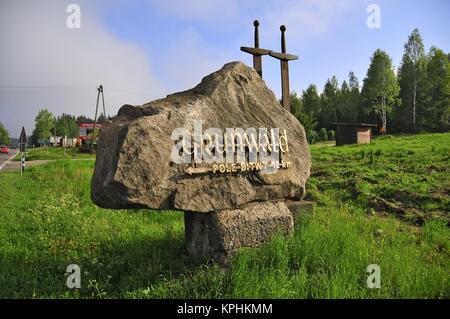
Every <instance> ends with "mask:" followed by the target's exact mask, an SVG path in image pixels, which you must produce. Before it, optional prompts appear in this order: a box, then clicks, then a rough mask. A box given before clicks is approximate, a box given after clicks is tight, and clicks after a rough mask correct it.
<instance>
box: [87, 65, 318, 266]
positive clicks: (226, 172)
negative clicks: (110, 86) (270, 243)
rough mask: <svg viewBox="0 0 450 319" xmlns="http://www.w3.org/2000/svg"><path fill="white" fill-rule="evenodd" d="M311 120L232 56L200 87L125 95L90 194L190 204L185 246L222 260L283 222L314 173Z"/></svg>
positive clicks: (166, 205) (286, 226)
mask: <svg viewBox="0 0 450 319" xmlns="http://www.w3.org/2000/svg"><path fill="white" fill-rule="evenodd" d="M310 165H311V159H310V152H309V147H308V144H307V140H306V135H305V131H304V129H303V127H302V126H301V125H300V123H299V122H298V120H297V119H296V118H295V117H294V116H293V115H292V114H291V113H290V112H289V111H287V110H286V109H285V108H283V107H282V106H281V105H280V103H279V102H278V101H277V99H276V97H275V95H274V94H273V92H272V91H271V90H269V89H268V88H267V86H266V84H265V82H264V81H263V80H262V78H261V77H260V76H259V75H258V73H257V72H256V71H255V70H254V69H252V68H250V67H248V66H247V65H245V64H243V63H241V62H232V63H228V64H226V65H224V66H223V67H222V69H220V70H219V71H217V72H214V73H212V74H210V75H208V76H206V77H205V78H203V80H202V81H201V83H200V84H198V85H197V86H196V87H194V88H193V89H190V90H187V91H184V92H179V93H175V94H172V95H169V96H167V97H166V98H164V99H160V100H156V101H152V102H149V103H147V104H144V105H142V106H131V105H124V106H122V108H121V109H120V110H119V112H118V114H117V116H116V117H115V118H114V119H113V120H112V123H110V124H109V125H108V126H107V127H104V128H103V129H102V132H101V136H100V140H99V145H98V148H97V160H96V165H95V171H94V175H93V178H92V189H91V191H92V194H91V195H92V200H93V201H94V203H96V204H97V205H99V206H101V207H105V208H117V209H119V208H150V209H155V210H167V209H175V210H181V211H184V212H185V233H186V248H187V250H188V252H189V253H190V254H191V255H192V256H194V257H201V258H214V259H216V260H219V261H223V260H224V259H225V258H227V257H228V256H230V255H231V254H232V253H233V252H234V251H235V250H236V249H237V248H239V247H244V246H247V247H248V246H249V247H252V246H257V245H260V244H262V243H264V242H265V241H267V239H268V238H270V236H272V235H273V234H274V233H275V232H278V231H281V232H283V233H285V234H290V233H291V232H292V229H293V218H292V213H291V212H290V211H289V209H288V208H287V206H286V204H285V203H286V201H290V202H292V201H298V200H301V199H302V197H303V196H304V194H305V184H306V181H307V179H308V177H309V174H310Z"/></svg>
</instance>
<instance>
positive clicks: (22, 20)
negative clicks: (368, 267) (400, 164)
mask: <svg viewBox="0 0 450 319" xmlns="http://www.w3.org/2000/svg"><path fill="white" fill-rule="evenodd" d="M70 3H71V2H68V1H52V0H50V1H17V0H15V1H2V2H1V4H0V47H1V50H0V70H1V76H0V87H24V86H25V87H72V88H71V89H59V88H51V89H50V88H49V89H37V88H34V89H7V90H5V89H0V121H1V122H3V123H4V124H5V125H6V126H7V128H8V129H9V131H10V134H11V135H12V136H17V135H18V134H19V132H20V129H21V127H22V125H25V127H26V129H27V131H28V133H29V134H31V130H32V128H33V126H34V123H33V119H34V116H35V115H36V113H37V110H38V109H40V108H44V107H46V108H48V109H49V110H50V111H52V112H54V113H55V114H61V113H63V112H65V113H71V114H85V115H88V116H91V117H93V115H94V111H95V99H96V94H97V92H96V87H97V86H98V84H100V83H101V84H103V86H104V88H105V100H106V109H107V110H106V111H107V113H109V114H115V113H116V112H117V110H118V108H119V107H120V106H121V105H123V104H125V103H131V104H141V103H144V102H147V101H149V100H151V99H154V98H157V97H160V96H161V95H162V93H163V89H162V88H161V86H160V84H159V83H158V81H157V80H155V78H154V77H153V76H152V71H151V68H150V63H149V61H148V57H147V56H146V55H145V54H144V52H142V51H141V50H140V49H139V48H138V47H136V46H134V45H132V44H130V43H125V42H123V41H121V40H119V39H118V38H116V37H115V36H114V35H112V34H110V33H109V32H108V31H107V30H106V29H105V28H104V27H103V26H102V25H101V24H100V23H99V21H100V19H99V18H98V17H97V16H96V14H95V10H94V9H92V8H91V7H90V5H89V3H87V2H84V1H78V2H77V3H79V4H80V6H81V29H68V28H67V26H66V19H67V17H68V15H69V14H68V13H67V12H66V7H67V5H68V4H70ZM164 93H165V92H164Z"/></svg>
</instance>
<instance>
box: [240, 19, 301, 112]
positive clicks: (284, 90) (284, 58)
mask: <svg viewBox="0 0 450 319" xmlns="http://www.w3.org/2000/svg"><path fill="white" fill-rule="evenodd" d="M253 25H254V26H255V47H254V48H250V47H241V51H244V52H246V53H249V54H251V55H253V68H254V69H255V70H256V72H258V74H259V76H260V77H261V78H262V56H263V55H270V56H271V57H273V58H275V59H278V60H280V66H281V94H282V100H281V101H282V105H283V107H284V108H285V109H286V110H288V111H289V112H291V102H290V91H289V61H292V60H297V59H298V56H296V55H293V54H288V53H286V36H285V32H286V27H285V26H284V25H282V26H281V27H280V31H281V52H273V51H272V50H267V49H262V48H260V47H259V30H258V27H259V22H258V20H255V21H254V22H253Z"/></svg>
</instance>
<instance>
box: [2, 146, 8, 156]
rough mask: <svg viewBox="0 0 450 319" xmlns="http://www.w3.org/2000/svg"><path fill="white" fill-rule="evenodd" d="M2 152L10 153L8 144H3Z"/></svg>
mask: <svg viewBox="0 0 450 319" xmlns="http://www.w3.org/2000/svg"><path fill="white" fill-rule="evenodd" d="M0 153H3V154H8V153H9V148H8V146H2V147H1V148H0Z"/></svg>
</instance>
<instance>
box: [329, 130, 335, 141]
mask: <svg viewBox="0 0 450 319" xmlns="http://www.w3.org/2000/svg"><path fill="white" fill-rule="evenodd" d="M335 136H336V132H335V131H334V130H329V131H328V140H329V141H334V140H335Z"/></svg>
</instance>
